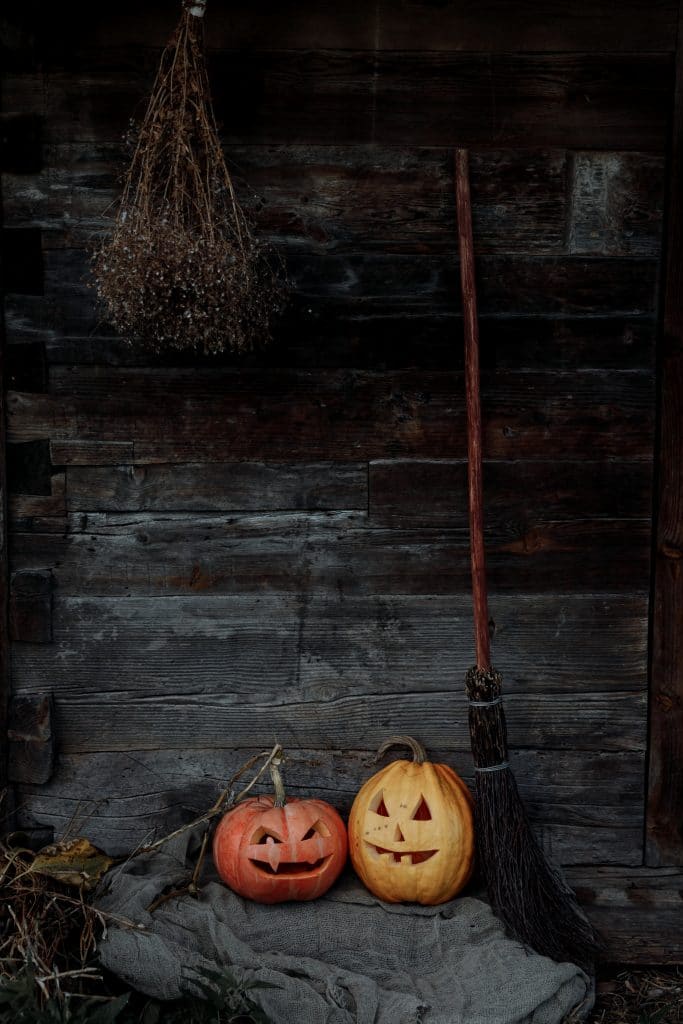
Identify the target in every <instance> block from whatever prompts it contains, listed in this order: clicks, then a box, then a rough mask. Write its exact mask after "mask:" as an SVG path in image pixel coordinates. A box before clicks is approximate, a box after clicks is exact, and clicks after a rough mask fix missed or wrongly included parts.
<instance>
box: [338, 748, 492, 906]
mask: <svg viewBox="0 0 683 1024" xmlns="http://www.w3.org/2000/svg"><path fill="white" fill-rule="evenodd" d="M413 742H414V741H413ZM418 746H419V745H418ZM420 749H421V748H420ZM349 845H350V850H351V860H352V862H353V866H354V868H355V869H356V871H357V873H358V874H359V876H360V878H361V879H362V881H363V882H364V883H365V885H366V886H367V887H368V889H370V891H371V892H373V893H374V894H375V895H376V896H379V898H380V899H383V900H387V901H388V902H390V903H397V902H401V901H408V902H413V903H423V904H436V903H443V902H445V901H446V900H449V899H451V898H452V897H453V896H455V894H456V893H457V892H459V890H460V889H461V888H462V887H463V886H464V885H465V883H466V882H467V881H468V879H469V877H470V874H471V871H472V865H473V859H474V831H473V822H472V800H471V797H470V795H469V791H468V789H467V787H466V786H465V784H464V782H463V781H462V779H460V778H459V777H458V776H457V775H456V774H455V772H454V771H453V770H452V769H451V768H449V767H448V766H447V765H441V764H431V763H430V762H429V761H424V762H417V761H413V762H410V761H394V762H393V764H390V765H388V766H387V767H386V768H383V769H382V770H381V771H380V772H378V773H377V775H374V776H373V777H372V778H371V779H369V780H368V782H366V783H365V784H364V785H363V786H362V787H361V789H360V791H359V792H358V794H357V796H356V799H355V800H354V803H353V807H352V808H351V815H350V817H349Z"/></svg>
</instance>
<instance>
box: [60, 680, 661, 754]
mask: <svg viewBox="0 0 683 1024" xmlns="http://www.w3.org/2000/svg"><path fill="white" fill-rule="evenodd" d="M646 705H647V700H646V697H645V695H643V694H642V693H609V694H606V695H605V694H585V695H584V696H583V698H582V701H581V705H580V706H577V702H576V697H575V695H574V694H569V695H566V694H548V695H547V696H546V697H545V699H544V700H542V701H541V700H540V699H539V696H538V694H533V695H526V694H511V695H510V697H509V699H507V700H506V718H507V724H508V733H509V738H510V745H511V746H513V747H514V746H516V745H517V744H523V745H524V746H529V747H532V748H534V749H539V748H542V749H553V750H555V749H558V750H593V751H597V750H608V751H609V750H612V751H618V750H630V751H632V752H638V751H640V752H643V751H644V749H645V731H646V727H645V714H644V709H645V707H646ZM466 717H467V716H466V703H465V697H464V695H463V694H462V692H461V691H460V690H459V691H458V692H457V693H456V694H454V693H453V692H452V691H451V690H448V691H446V692H436V691H431V692H430V693H429V694H425V693H422V692H413V693H404V694H402V696H401V700H400V701H397V699H396V695H395V694H394V693H386V694H368V693H360V694H353V693H352V694H349V695H346V696H343V697H340V698H338V699H335V700H328V699H324V698H323V699H322V700H308V701H305V702H298V701H290V700H288V699H287V694H286V693H281V694H279V698H278V700H277V702H273V695H272V694H266V695H264V697H263V698H261V699H259V698H258V697H256V698H255V699H254V700H247V699H245V696H244V695H243V694H241V693H234V692H227V691H226V690H225V687H221V690H220V691H219V692H217V693H202V694H188V695H176V696H173V697H168V696H164V695H160V696H147V695H142V694H140V693H139V692H131V691H124V692H117V693H112V694H106V693H105V694H100V693H90V694H87V695H84V696H76V695H74V696H63V697H62V698H61V699H60V701H59V702H58V703H57V727H58V730H59V736H60V748H61V749H62V750H63V751H64V752H65V753H87V752H94V751H98V750H120V751H125V750H131V749H136V748H137V749H146V750H156V749H164V750H167V749H171V748H173V749H175V748H178V747H180V746H183V745H185V746H186V747H187V749H192V750H201V749H210V748H212V747H219V746H224V745H226V744H228V745H230V746H232V747H234V748H235V749H243V748H245V747H251V746H257V745H258V744H263V742H264V735H268V736H277V738H278V740H279V741H281V742H282V743H283V744H284V745H285V746H289V747H291V748H293V749H298V748H305V747H312V748H325V747H326V746H328V745H330V744H331V745H333V746H338V747H340V748H346V747H352V746H354V745H358V746H360V747H363V748H366V749H373V748H376V747H378V746H379V744H380V743H381V742H382V740H383V739H384V738H385V737H386V736H387V735H394V734H397V735H405V734H410V732H411V730H414V729H415V725H416V723H419V726H420V729H421V730H422V731H423V732H424V734H425V735H428V736H429V737H430V740H431V743H432V744H433V745H435V746H436V747H444V748H448V749H452V750H461V751H464V750H468V749H469V730H468V728H467V723H466Z"/></svg>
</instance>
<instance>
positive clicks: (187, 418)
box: [8, 367, 654, 464]
mask: <svg viewBox="0 0 683 1024" xmlns="http://www.w3.org/2000/svg"><path fill="white" fill-rule="evenodd" d="M51 377H52V392H53V393H52V394H50V395H36V394H17V393H10V395H9V396H8V421H9V437H10V439H11V440H13V441H31V440H35V439H42V438H45V437H50V438H51V443H52V447H53V461H54V462H55V463H56V464H60V463H64V461H65V460H64V459H63V457H62V452H59V453H57V454H55V452H54V448H55V444H56V443H57V442H79V443H80V442H88V443H89V444H90V448H89V449H87V448H86V450H90V451H91V452H92V453H96V451H97V449H96V448H95V447H93V445H94V444H97V443H101V442H103V441H106V442H111V441H114V442H119V443H127V444H128V445H130V444H132V445H133V447H134V456H133V455H123V456H120V457H119V458H117V459H115V460H114V461H116V462H120V461H126V462H129V461H135V462H136V463H138V464H144V463H164V462H207V461H211V462H224V461H232V460H248V461H290V460H291V461H296V462H301V461H311V460H317V459H325V460H334V461H354V460H358V459H368V458H386V457H401V456H410V457H413V456H416V455H428V456H431V457H433V456H434V455H438V456H439V457H441V458H449V457H450V458H453V457H456V458H462V457H463V455H464V433H465V432H464V388H463V382H462V377H461V376H460V375H459V374H449V373H430V372H410V371H405V372H396V373H386V374H382V373H364V372H362V371H353V370H350V371H336V372H334V371H332V372H328V373H318V374H316V373H313V372H309V373H307V372H305V371H290V370H280V371H277V370H275V371H268V370H253V371H249V370H243V371H239V370H229V369H228V370H222V369H218V370H217V369H211V370H208V369H207V370H202V369H199V368H197V369H195V370H194V371H193V370H191V369H189V368H188V369H184V370H183V369H175V370H171V369H169V370H164V371H159V370H153V369H143V368H131V369H126V370H123V369H122V370H118V369H112V370H100V369H99V368H97V367H69V368H63V369H62V368H55V369H54V370H53V372H52V374H51ZM652 396H653V381H652V376H651V374H650V373H631V372H621V373H620V372H617V371H612V372H594V373H593V372H586V373H578V372H577V373H568V374H562V373H555V374H542V373H541V374H535V373H528V374H526V373H520V374H513V373H500V374H485V375H484V376H483V415H484V456H485V457H488V458H499V459H500V458H502V459H510V458H511V459H517V458H527V459H547V458H548V454H549V452H557V453H561V455H562V458H563V459H585V458H588V457H590V458H591V459H595V458H597V457H599V458H610V457H617V458H624V457H630V458H633V457H635V458H643V459H650V458H651V452H652V432H653V418H654V413H653V408H652ZM247 425H248V426H247ZM107 461H112V460H111V457H110V456H109V455H107ZM105 464H106V463H105Z"/></svg>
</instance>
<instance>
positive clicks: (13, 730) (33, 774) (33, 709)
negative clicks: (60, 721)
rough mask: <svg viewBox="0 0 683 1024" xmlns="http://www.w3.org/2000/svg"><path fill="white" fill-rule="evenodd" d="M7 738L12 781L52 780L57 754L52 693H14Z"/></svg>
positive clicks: (39, 783)
mask: <svg viewBox="0 0 683 1024" xmlns="http://www.w3.org/2000/svg"><path fill="white" fill-rule="evenodd" d="M7 738H8V740H9V753H8V759H9V769H8V775H9V780H10V782H13V783H22V784H26V783H30V784H32V785H36V786H42V785H45V783H46V782H49V780H50V779H51V778H52V774H53V772H54V768H55V763H56V758H57V737H56V736H55V732H54V700H53V697H52V694H51V693H49V692H48V693H45V694H43V695H40V696H36V697H15V698H14V699H13V700H12V701H11V703H10V709H9V726H8V731H7Z"/></svg>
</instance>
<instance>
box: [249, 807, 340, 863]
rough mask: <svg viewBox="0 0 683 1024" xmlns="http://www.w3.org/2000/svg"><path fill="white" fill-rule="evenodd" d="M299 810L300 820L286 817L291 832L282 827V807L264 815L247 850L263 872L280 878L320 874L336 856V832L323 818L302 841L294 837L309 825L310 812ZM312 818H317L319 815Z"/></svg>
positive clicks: (306, 832)
mask: <svg viewBox="0 0 683 1024" xmlns="http://www.w3.org/2000/svg"><path fill="white" fill-rule="evenodd" d="M290 806H291V804H290ZM296 810H297V812H298V813H297V817H296V821H290V820H288V819H286V818H285V825H286V826H288V828H287V829H286V828H283V827H282V826H283V815H282V812H281V809H280V808H277V809H275V810H273V811H270V812H266V813H264V814H262V815H261V817H260V819H259V821H260V824H259V826H258V828H257V829H256V831H255V832H254V834H253V836H252V837H251V839H250V841H249V845H248V847H247V856H248V858H249V860H250V861H251V863H252V864H253V865H254V867H256V868H258V869H259V870H260V871H265V872H266V874H269V875H277V876H278V877H279V878H280V879H282V878H286V877H288V876H290V875H302V874H307V873H311V872H316V871H318V870H319V869H320V868H322V867H323V865H324V864H325V862H326V861H327V860H329V858H330V857H332V856H333V855H334V852H335V844H334V839H333V838H332V832H331V831H330V828H329V826H328V825H326V824H325V822H324V821H323V820H322V819H321V818H318V819H317V820H314V821H313V824H312V825H310V827H309V828H307V829H306V831H305V832H304V834H303V835H302V836H301V837H300V838H297V837H296V836H294V837H293V836H292V831H293V827H297V828H299V829H301V828H304V827H305V825H306V824H307V820H306V810H307V809H306V808H301V807H298V808H296ZM311 817H312V818H315V814H313V815H311Z"/></svg>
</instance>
